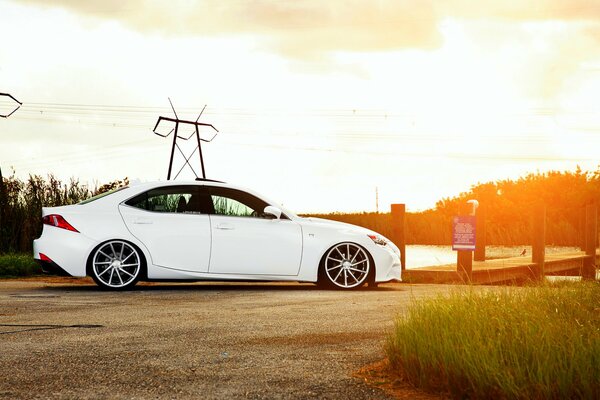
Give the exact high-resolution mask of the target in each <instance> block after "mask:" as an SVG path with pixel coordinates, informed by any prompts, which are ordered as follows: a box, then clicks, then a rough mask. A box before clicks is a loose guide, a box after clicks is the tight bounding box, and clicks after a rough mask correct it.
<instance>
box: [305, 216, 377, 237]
mask: <svg viewBox="0 0 600 400" xmlns="http://www.w3.org/2000/svg"><path fill="white" fill-rule="evenodd" d="M302 223H304V224H307V225H312V226H324V227H330V228H337V229H346V230H350V231H353V232H357V233H365V234H371V235H379V236H381V235H380V234H378V233H377V232H374V231H372V230H370V229H367V228H363V227H362V226H357V225H352V224H348V223H346V222H339V221H333V220H331V219H323V218H315V217H303V218H302Z"/></svg>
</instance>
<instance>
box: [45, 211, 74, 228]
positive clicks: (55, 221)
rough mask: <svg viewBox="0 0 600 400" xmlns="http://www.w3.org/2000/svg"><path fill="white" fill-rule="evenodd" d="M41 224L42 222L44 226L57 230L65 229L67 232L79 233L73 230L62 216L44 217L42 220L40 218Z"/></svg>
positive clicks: (51, 215)
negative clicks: (50, 226)
mask: <svg viewBox="0 0 600 400" xmlns="http://www.w3.org/2000/svg"><path fill="white" fill-rule="evenodd" d="M42 222H44V224H46V225H52V226H55V227H57V228H62V229H66V230H68V231H72V232H79V231H78V230H77V229H75V228H73V226H72V225H71V224H70V223H68V222H67V220H66V219H64V218H63V217H62V215H58V214H50V215H46V216H45V217H44V218H42Z"/></svg>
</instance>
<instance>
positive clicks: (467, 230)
mask: <svg viewBox="0 0 600 400" xmlns="http://www.w3.org/2000/svg"><path fill="white" fill-rule="evenodd" d="M475 224H476V219H475V217H474V216H472V215H467V216H459V217H454V219H453V220H452V250H467V251H474V250H475Z"/></svg>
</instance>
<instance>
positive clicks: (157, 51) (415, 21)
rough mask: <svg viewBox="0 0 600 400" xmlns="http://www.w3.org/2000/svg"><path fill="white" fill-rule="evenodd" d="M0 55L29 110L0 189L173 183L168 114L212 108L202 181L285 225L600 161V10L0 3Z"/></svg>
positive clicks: (572, 5)
mask: <svg viewBox="0 0 600 400" xmlns="http://www.w3.org/2000/svg"><path fill="white" fill-rule="evenodd" d="M0 40H1V41H2V43H1V45H0V92H2V93H10V94H12V95H13V96H15V97H16V98H17V99H18V100H19V101H21V102H23V106H22V107H21V108H20V109H19V110H17V111H16V112H15V113H14V114H13V115H11V116H10V117H9V118H0V168H2V172H3V174H4V175H7V174H10V173H11V171H12V169H14V171H15V174H16V175H17V176H19V177H22V178H26V177H27V176H28V175H29V174H40V175H46V174H48V173H53V174H54V175H56V176H57V177H59V178H61V179H64V180H68V179H69V178H71V177H75V178H77V179H79V180H80V181H82V182H87V183H89V184H91V185H94V184H97V183H100V184H102V183H106V182H108V181H112V180H115V179H122V178H124V177H129V178H130V179H132V180H133V179H139V180H141V181H152V180H166V177H167V168H168V163H169V155H170V150H171V143H172V141H171V137H172V136H170V137H168V138H162V137H159V136H157V135H155V134H153V132H152V128H153V127H154V124H155V123H156V120H157V118H158V117H159V116H167V117H172V116H173V112H172V111H171V108H170V105H169V98H170V99H171V101H172V102H173V104H174V107H175V109H176V111H177V114H178V116H179V117H180V118H182V119H191V120H195V119H196V118H197V117H198V114H199V112H200V110H202V108H203V107H204V105H207V107H206V110H205V111H204V113H203V114H202V116H201V118H200V121H201V122H204V123H210V124H213V125H214V126H215V127H216V128H217V129H218V130H219V133H218V134H217V136H216V137H215V138H214V140H212V141H211V142H210V143H203V155H204V160H205V166H206V173H207V177H208V178H212V179H218V180H224V181H227V182H230V183H234V184H237V185H241V186H245V187H248V188H252V189H254V190H256V191H259V192H261V193H264V194H265V195H266V196H267V197H269V198H272V199H274V200H276V201H279V202H280V203H282V204H283V205H285V206H286V207H288V208H290V209H292V210H294V211H296V212H334V211H339V212H350V211H375V210H379V211H382V212H386V211H389V208H390V204H391V203H405V204H406V206H407V209H408V210H409V211H419V210H424V209H427V208H430V207H434V206H435V203H436V201H438V200H440V199H442V198H444V197H449V196H454V195H457V194H459V193H461V192H464V191H467V190H469V188H470V187H471V186H472V185H474V184H476V183H478V182H488V181H494V180H499V179H508V178H510V179H517V178H518V177H520V176H523V175H524V174H527V173H530V172H545V171H549V170H574V169H575V168H576V167H577V166H581V168H582V169H584V170H592V171H594V170H596V169H597V167H598V165H599V164H600V161H599V160H600V151H599V150H600V101H598V93H600V1H588V0H564V1H559V0H530V1H527V0H482V1H478V2H472V1H467V0H446V1H427V0H422V1H404V0H396V1H394V0H391V1H386V0H379V1H351V0H347V1H341V0H328V1H318V0H297V1H275V0H258V1H246V0H228V1H222V0H220V1H217V0H214V1H213V0H210V1H192V0H175V1H145V0H130V1H127V2H123V1H120V0H89V1H76V0H55V1H46V0H22V1H12V0H0ZM12 105H13V104H11V103H10V102H9V101H8V100H7V99H6V98H0V114H6V113H7V112H10V110H11V107H12ZM170 129H171V127H170V126H167V125H161V127H160V131H161V132H163V133H167V132H169V131H170ZM184 133H187V131H184ZM201 136H202V137H203V138H205V139H207V140H208V139H211V138H212V136H213V132H212V131H211V130H209V129H203V130H201ZM180 145H181V148H182V151H183V153H185V155H186V157H187V156H188V155H189V153H191V152H192V151H193V150H194V143H193V141H187V142H185V141H181V142H180ZM197 156H198V153H197V152H196V153H194V155H193V157H192V158H191V161H190V162H192V164H193V166H194V167H195V168H196V172H197V173H200V172H199V171H200V168H199V166H198V159H197ZM183 161H184V159H183V157H182V156H181V154H180V153H179V150H176V157H175V163H174V172H173V173H174V174H175V173H176V172H177V171H178V170H179V168H180V166H181V165H183V164H182V163H183ZM190 178H194V175H193V173H191V172H189V171H188V170H185V169H184V170H183V171H182V172H181V174H180V175H179V176H178V178H177V179H178V180H179V179H190Z"/></svg>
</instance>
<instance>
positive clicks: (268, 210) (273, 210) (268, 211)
mask: <svg viewBox="0 0 600 400" xmlns="http://www.w3.org/2000/svg"><path fill="white" fill-rule="evenodd" d="M263 213H264V214H265V215H271V216H273V217H274V218H275V219H279V218H281V210H280V209H279V208H277V207H274V206H266V207H265V209H264V210H263Z"/></svg>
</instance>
